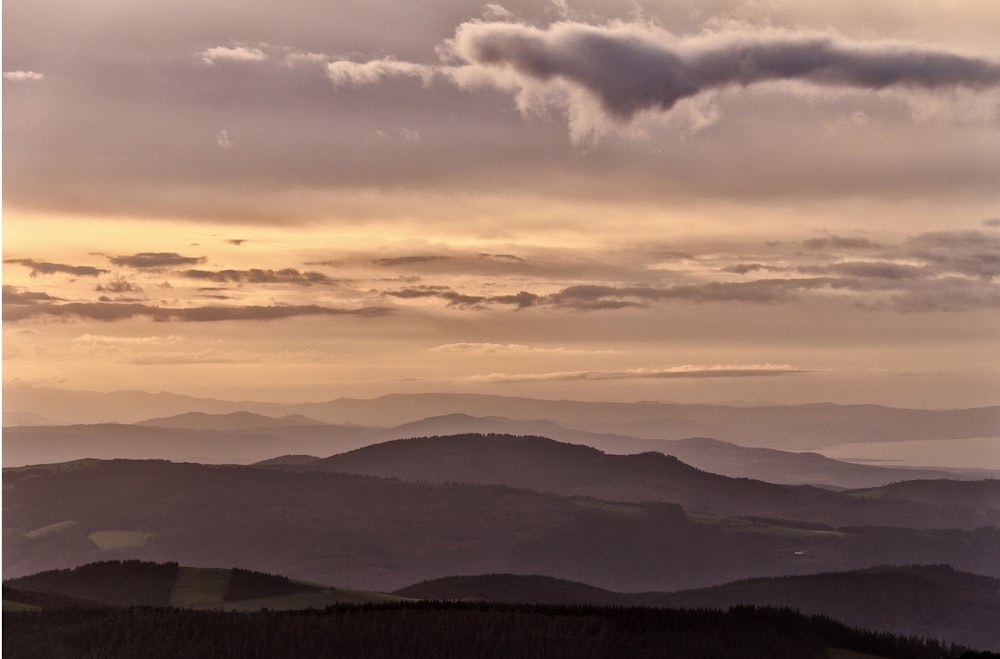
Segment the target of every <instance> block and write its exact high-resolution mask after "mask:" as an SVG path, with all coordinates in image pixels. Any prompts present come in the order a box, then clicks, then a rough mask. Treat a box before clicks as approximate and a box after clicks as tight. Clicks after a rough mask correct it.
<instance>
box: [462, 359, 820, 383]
mask: <svg viewBox="0 0 1000 659" xmlns="http://www.w3.org/2000/svg"><path fill="white" fill-rule="evenodd" d="M809 372H810V371H806V370H802V369H797V368H793V367H792V366H789V365H787V364H781V365H775V364H752V365H741V366H690V365H686V366H674V367H671V368H659V369H657V368H634V369H626V370H620V371H556V372H551V373H522V374H509V373H488V374H483V375H473V376H470V377H468V378H466V381H468V382H470V383H475V384H518V383H526V382H558V381H578V380H594V381H598V380H631V379H673V378H742V377H770V376H778V375H794V374H799V373H809Z"/></svg>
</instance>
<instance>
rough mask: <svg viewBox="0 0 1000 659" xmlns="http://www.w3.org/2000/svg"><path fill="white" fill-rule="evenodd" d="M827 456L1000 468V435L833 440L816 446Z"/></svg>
mask: <svg viewBox="0 0 1000 659" xmlns="http://www.w3.org/2000/svg"><path fill="white" fill-rule="evenodd" d="M817 452H818V453H822V454H823V455H825V456H826V457H828V458H834V459H835V460H844V461H846V462H858V463H864V464H876V465H881V466H884V467H942V468H952V469H959V468H962V469H995V470H1000V437H970V438H968V439H924V440H910V441H903V442H868V443H860V442H859V443H852V444H836V445H833V446H824V447H823V448H820V449H817Z"/></svg>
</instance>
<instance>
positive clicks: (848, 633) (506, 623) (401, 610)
mask: <svg viewBox="0 0 1000 659" xmlns="http://www.w3.org/2000/svg"><path fill="white" fill-rule="evenodd" d="M3 631H4V634H3V654H4V656H5V657H8V656H9V657H45V658H46V659H98V658H103V657H107V656H109V655H108V651H109V648H114V650H113V652H114V657H115V659H195V658H198V659H202V658H204V659H209V658H210V659H230V658H232V659H285V658H286V657H287V658H289V659H292V658H293V659H313V658H315V659H319V658H323V659H326V658H328V657H338V659H355V658H357V659H361V658H374V657H393V658H394V659H411V658H412V659H418V658H420V659H424V658H426V657H476V658H477V659H511V658H513V657H517V658H518V659H536V658H537V659H591V658H593V659H598V658H600V659H605V658H607V657H614V658H616V659H618V658H623V659H626V658H630V657H671V658H672V659H695V658H697V659H757V658H761V659H765V658H766V659H830V658H837V659H848V658H851V659H856V658H859V657H865V659H880V658H884V659H890V658H892V659H946V658H951V657H970V658H971V657H973V656H976V655H974V654H966V650H965V649H964V648H961V647H946V646H942V645H940V644H938V643H936V642H934V641H927V640H919V639H911V638H901V637H896V636H890V635H888V634H877V633H874V632H866V631H859V630H854V629H851V628H848V627H846V626H844V625H841V624H840V623H836V622H834V621H832V620H830V619H828V618H823V617H806V616H803V615H801V614H798V613H795V612H793V611H791V610H788V609H760V608H754V607H738V608H734V609H731V610H730V611H727V612H720V611H708V610H696V611H684V610H663V609H650V608H621V607H615V608H597V607H552V606H544V607H543V606H530V605H522V606H513V605H503V604H491V605H487V604H459V603H416V604H392V605H365V606H339V607H331V608H328V609H326V610H310V611H299V612H292V611H261V612H256V613H237V612H222V611H215V612H207V611H186V610H179V609H168V608H129V609H97V610H94V609H86V610H58V611H42V612H30V613H6V614H5V615H4V616H3ZM979 656H982V655H979Z"/></svg>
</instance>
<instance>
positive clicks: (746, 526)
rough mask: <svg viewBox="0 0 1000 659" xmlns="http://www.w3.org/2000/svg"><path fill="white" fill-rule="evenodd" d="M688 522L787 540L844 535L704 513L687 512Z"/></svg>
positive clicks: (835, 532) (824, 530)
mask: <svg viewBox="0 0 1000 659" xmlns="http://www.w3.org/2000/svg"><path fill="white" fill-rule="evenodd" d="M686 514H687V518H688V521H691V522H694V523H695V524H703V525H705V526H714V527H717V528H719V529H720V530H722V531H726V532H730V533H759V534H764V535H776V536H784V537H789V538H806V537H808V538H815V537H820V536H827V537H839V536H844V535H846V534H845V533H843V532H841V531H830V530H826V529H804V528H797V527H794V526H782V525H781V524H771V523H768V522H758V521H753V520H749V519H740V518H738V517H719V516H716V515H706V514H704V513H691V512H688V513H686Z"/></svg>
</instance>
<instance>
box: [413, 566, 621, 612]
mask: <svg viewBox="0 0 1000 659" xmlns="http://www.w3.org/2000/svg"><path fill="white" fill-rule="evenodd" d="M393 595H399V596H400V597H412V598H414V599H426V600H452V601H462V602H500V603H506V604H561V605H564V606H588V605H589V606H629V605H632V606H635V605H636V602H635V601H634V600H633V598H632V597H630V596H629V595H626V594H624V593H616V592H613V591H610V590H607V589H605V588H596V587H594V586H588V585H587V584H584V583H579V582H576V581H569V580H567V579H556V578H555V577H546V576H544V575H540V574H530V575H529V574H482V575H474V576H458V577H442V578H440V579H431V580H428V581H421V582H420V583H416V584H412V585H410V586H407V587H405V588H400V589H398V590H396V591H394V592H393Z"/></svg>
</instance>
